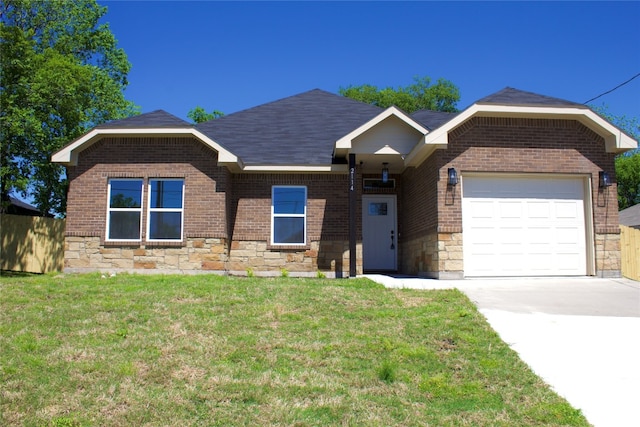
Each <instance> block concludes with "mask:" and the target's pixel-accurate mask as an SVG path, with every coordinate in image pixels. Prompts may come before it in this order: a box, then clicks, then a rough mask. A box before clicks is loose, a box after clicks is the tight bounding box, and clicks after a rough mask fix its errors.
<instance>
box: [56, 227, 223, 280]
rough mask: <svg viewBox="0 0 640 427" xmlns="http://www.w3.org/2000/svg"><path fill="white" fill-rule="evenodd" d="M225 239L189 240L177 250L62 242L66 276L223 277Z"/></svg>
mask: <svg viewBox="0 0 640 427" xmlns="http://www.w3.org/2000/svg"><path fill="white" fill-rule="evenodd" d="M226 262H227V243H226V239H219V238H190V239H187V241H186V244H185V245H184V246H180V247H158V246H153V247H148V248H146V247H144V246H135V247H128V246H107V247H105V246H103V245H101V244H100V237H73V236H67V237H66V238H65V251H64V267H65V271H68V272H88V271H107V272H123V271H127V272H135V273H176V272H178V273H180V272H182V273H189V272H211V273H224V272H225V271H226Z"/></svg>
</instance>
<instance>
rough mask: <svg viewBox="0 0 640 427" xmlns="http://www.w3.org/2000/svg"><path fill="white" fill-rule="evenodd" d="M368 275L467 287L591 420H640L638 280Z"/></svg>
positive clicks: (511, 341)
mask: <svg viewBox="0 0 640 427" xmlns="http://www.w3.org/2000/svg"><path fill="white" fill-rule="evenodd" d="M367 277H369V278H370V279H372V280H374V281H376V282H379V283H382V284H384V285H385V286H387V287H390V288H414V289H450V288H457V289H460V290H461V291H462V292H464V293H465V294H466V295H467V296H468V297H469V298H470V299H471V300H472V301H473V302H474V303H475V304H476V305H477V306H478V309H479V310H480V312H481V313H482V314H483V315H484V316H485V317H486V318H487V320H488V321H489V323H490V324H491V326H492V327H493V328H494V329H495V330H496V331H497V332H498V334H499V335H500V337H501V338H502V339H503V340H504V341H505V342H506V343H507V344H508V345H509V346H510V347H511V348H512V349H514V350H515V351H516V352H518V353H519V355H520V357H521V359H522V360H523V361H524V362H526V363H527V364H528V365H529V366H530V367H531V368H532V369H533V371H534V372H536V374H538V375H539V376H540V377H541V378H543V379H544V380H545V381H546V382H547V383H548V384H550V385H551V386H552V387H553V389H554V390H555V391H556V392H557V393H558V394H559V395H561V396H563V397H564V398H565V399H567V400H568V401H569V402H570V403H571V405H573V406H574V407H575V408H578V409H580V410H582V413H583V414H584V415H585V416H586V417H587V419H588V420H589V422H590V423H592V424H593V425H594V426H596V427H609V426H615V427H625V426H634V427H635V426H638V425H640V410H639V408H638V405H639V403H640V400H639V398H640V283H639V282H634V281H632V280H628V279H598V278H591V277H586V278H544V279H542V278H540V279H538V278H535V279H530V278H523V279H482V280H480V279H467V280H450V281H443V280H429V279H419V278H402V277H400V278H398V277H389V276H382V275H367Z"/></svg>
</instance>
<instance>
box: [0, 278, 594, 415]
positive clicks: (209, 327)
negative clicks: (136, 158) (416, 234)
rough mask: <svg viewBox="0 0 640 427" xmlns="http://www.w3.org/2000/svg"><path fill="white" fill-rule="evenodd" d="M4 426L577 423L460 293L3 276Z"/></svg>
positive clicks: (318, 284)
mask: <svg viewBox="0 0 640 427" xmlns="http://www.w3.org/2000/svg"><path fill="white" fill-rule="evenodd" d="M0 425H24V426H56V427H61V426H145V425H148V426H160V425H161V426H187V425H206V426H238V425H240V426H242V425H246V426H276V425H277V426H326V425H341V426H356V425H357V426H360V425H362V426H396V425H401V426H414V425H415V426H437V427H441V426H540V425H545V426H564V425H567V426H568V425H571V426H586V425H588V423H587V422H586V420H585V419H584V417H583V416H582V415H581V413H580V412H579V411H577V410H575V409H573V408H572V407H571V406H569V404H568V403H567V402H566V401H565V400H563V399H561V398H560V397H558V396H557V395H556V394H554V393H553V392H552V391H551V390H550V389H549V388H548V387H547V386H546V385H545V384H544V383H543V382H542V381H541V380H540V379H539V378H538V377H536V376H535V375H534V374H533V373H532V372H531V371H530V370H529V369H528V368H527V366H526V365H525V364H524V363H522V362H521V361H520V360H519V359H518V357H517V355H516V354H515V353H514V352H513V351H511V350H510V349H509V348H508V347H507V345H505V344H504V343H503V342H501V341H500V339H499V338H498V336H497V335H496V333H494V332H493V331H492V330H491V328H490V327H489V326H488V324H487V322H486V321H485V319H484V318H483V317H482V315H480V314H479V313H478V312H477V310H476V309H475V308H474V306H473V304H472V303H471V302H470V301H469V300H468V299H467V298H466V297H465V296H464V295H463V294H462V293H460V292H458V291H412V290H387V289H384V288H383V287H381V286H379V285H376V284H373V283H372V282H370V281H368V280H366V279H355V280H326V279H325V280H323V279H317V280H311V279H292V278H279V279H258V278H230V277H218V276H133V275H118V276H117V277H111V278H109V277H107V278H102V277H101V275H99V274H97V275H66V276H63V275H59V276H52V275H49V276H15V275H10V276H6V275H5V276H2V277H0Z"/></svg>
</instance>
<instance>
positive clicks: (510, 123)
mask: <svg viewBox="0 0 640 427" xmlns="http://www.w3.org/2000/svg"><path fill="white" fill-rule="evenodd" d="M614 157H615V156H614V155H613V154H610V153H607V152H606V151H605V144H604V140H603V138H602V137H600V136H599V135H597V134H595V133H594V132H592V131H591V130H590V129H588V128H586V127H585V126H583V125H582V124H580V123H579V122H577V121H574V120H548V119H508V118H473V119H471V120H469V121H468V122H466V123H464V124H463V125H462V126H460V127H458V128H457V129H455V130H454V131H452V132H451V133H450V134H449V144H448V147H447V148H446V149H443V150H437V151H436V152H435V153H434V154H433V155H432V156H430V157H429V158H428V159H427V160H425V161H424V163H422V164H421V165H420V166H418V167H416V168H411V169H407V170H406V171H405V172H404V174H403V182H404V183H405V185H404V187H403V189H402V194H403V197H402V200H403V204H404V208H403V210H402V211H399V212H400V220H401V223H402V224H403V229H404V231H403V234H402V236H401V239H400V243H401V245H402V246H401V247H402V250H403V258H402V263H401V265H402V268H403V269H404V272H405V273H414V274H415V273H419V272H424V271H426V272H436V273H437V272H438V270H441V271H443V270H442V269H443V267H442V263H443V262H444V261H442V260H440V259H439V258H440V255H442V254H440V252H441V249H440V246H441V245H440V244H439V243H440V239H441V238H444V237H449V236H450V235H454V234H455V233H460V232H462V231H463V230H462V209H461V200H462V197H461V196H462V195H461V193H460V191H461V187H462V186H461V185H458V186H455V187H448V186H447V169H448V168H449V167H454V168H455V169H456V170H457V171H458V174H461V175H463V176H464V174H465V173H469V172H492V173H499V172H504V173H523V172H524V173H528V172H530V173H549V174H565V173H574V174H575V173H578V174H590V175H591V179H592V192H593V194H592V200H593V216H594V218H593V220H594V226H595V233H596V234H597V235H603V234H607V233H613V234H616V233H618V232H619V227H618V209H617V207H618V205H617V195H616V192H617V191H616V186H615V184H614V185H612V186H611V187H609V188H608V189H606V190H604V191H601V190H599V189H598V172H599V171H600V170H605V171H607V172H609V174H610V176H611V177H613V178H614V180H615V169H614ZM436 236H437V239H435V237H436ZM434 239H435V240H434ZM403 242H404V244H402V243H403ZM600 252H601V251H600ZM600 252H599V251H598V250H597V248H596V263H597V264H598V265H600V264H602V262H601V261H602V260H601V259H600V258H601V257H602V256H603V255H602V254H601V253H600ZM439 265H440V266H439ZM614 269H615V268H614ZM598 270H599V272H600V270H601V268H600V267H599V268H598Z"/></svg>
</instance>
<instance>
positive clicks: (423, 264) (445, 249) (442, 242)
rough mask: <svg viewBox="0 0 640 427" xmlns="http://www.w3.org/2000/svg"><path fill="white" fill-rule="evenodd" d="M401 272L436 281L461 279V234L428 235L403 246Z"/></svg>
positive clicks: (462, 269) (462, 267) (462, 272)
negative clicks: (435, 279)
mask: <svg viewBox="0 0 640 427" xmlns="http://www.w3.org/2000/svg"><path fill="white" fill-rule="evenodd" d="M402 253H403V254H404V255H403V260H402V264H401V268H402V272H403V273H407V274H416V275H420V276H426V277H433V278H437V279H462V278H463V276H464V264H463V260H462V233H435V232H433V233H429V234H427V235H426V236H424V237H420V238H415V239H412V240H410V241H408V242H405V243H404V244H403V251H402Z"/></svg>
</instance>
